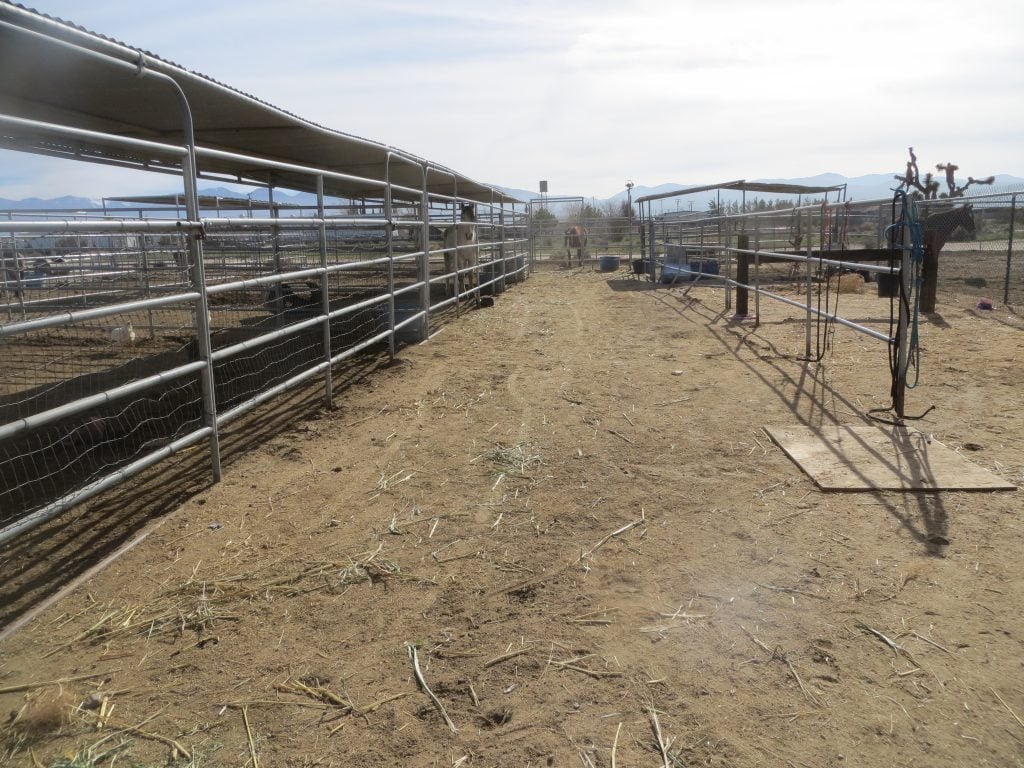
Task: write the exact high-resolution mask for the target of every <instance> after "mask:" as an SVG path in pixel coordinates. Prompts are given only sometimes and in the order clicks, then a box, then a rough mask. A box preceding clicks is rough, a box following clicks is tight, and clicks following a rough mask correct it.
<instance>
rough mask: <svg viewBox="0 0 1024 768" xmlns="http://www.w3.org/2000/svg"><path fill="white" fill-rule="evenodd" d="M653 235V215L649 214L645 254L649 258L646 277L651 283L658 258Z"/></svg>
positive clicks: (654, 277)
mask: <svg viewBox="0 0 1024 768" xmlns="http://www.w3.org/2000/svg"><path fill="white" fill-rule="evenodd" d="M648 206H650V203H648ZM648 213H649V211H648ZM655 235H656V232H655V229H654V217H653V216H649V218H648V219H647V255H648V256H649V257H650V258H649V260H648V262H647V267H648V269H647V273H648V278H647V279H648V280H649V281H651V282H652V283H653V282H654V281H655V280H656V279H657V274H656V273H657V271H658V268H657V267H656V266H655V262H656V261H657V258H658V245H657V243H656V242H655V241H654V238H655Z"/></svg>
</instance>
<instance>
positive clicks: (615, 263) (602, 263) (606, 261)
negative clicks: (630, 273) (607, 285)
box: [597, 256, 619, 272]
mask: <svg viewBox="0 0 1024 768" xmlns="http://www.w3.org/2000/svg"><path fill="white" fill-rule="evenodd" d="M597 268H598V269H599V270H601V271H602V272H618V271H619V257H618V256H602V257H601V258H600V259H598V262H597Z"/></svg>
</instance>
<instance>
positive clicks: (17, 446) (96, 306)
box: [0, 116, 529, 542]
mask: <svg viewBox="0 0 1024 768" xmlns="http://www.w3.org/2000/svg"><path fill="white" fill-rule="evenodd" d="M12 121H16V122H18V123H19V126H18V127H19V129H20V130H25V129H26V128H32V129H34V130H40V131H45V132H47V133H49V134H53V135H58V136H59V135H61V134H62V133H65V132H75V131H76V129H72V128H68V127H66V126H61V125H57V124H43V123H35V122H34V121H24V120H20V119H18V118H10V117H2V116H0V125H3V124H4V122H7V123H10V122H12ZM103 138H104V140H105V141H107V142H110V143H111V144H113V145H116V144H117V143H118V142H119V141H120V140H121V139H120V138H119V137H116V136H113V135H110V136H104V137H103ZM125 141H129V140H125ZM160 146H161V151H164V152H165V154H166V155H167V156H168V157H169V158H176V159H177V161H178V162H179V163H180V168H181V179H182V183H183V186H184V190H185V198H186V200H187V205H186V210H185V211H184V212H181V211H179V210H175V209H174V208H170V209H167V208H157V207H154V208H136V209H126V210H125V211H123V212H121V211H118V210H117V209H111V208H109V207H108V208H107V210H106V212H105V213H106V215H105V217H103V218H99V219H97V218H96V214H95V212H88V213H84V214H82V215H79V214H77V213H75V214H69V213H67V212H52V211H51V212H47V211H36V212H33V213H32V214H31V215H30V216H26V217H25V218H21V217H20V216H19V215H18V213H17V212H9V213H7V214H6V215H4V216H2V217H0V249H2V261H0V350H2V355H3V359H4V362H5V365H4V366H3V368H2V370H0V542H4V541H7V540H9V539H11V538H13V537H15V536H18V535H19V534H22V533H24V532H26V531H28V530H30V529H32V528H34V527H36V526H38V525H40V524H41V523H43V522H45V521H47V520H50V519H52V518H54V517H57V516H58V515H60V514H61V513H63V512H64V511H66V510H67V509H69V508H70V507H72V506H74V505H76V504H79V503H81V502H83V501H85V500H87V499H90V498H92V497H94V496H96V495H97V494H99V493H102V492H103V491H105V490H107V489H109V488H112V487H113V486H115V485H117V484H119V483H121V482H124V481H126V480H128V479H129V478H131V477H133V476H135V475H138V474H139V473H141V472H143V471H144V470H146V469H149V468H150V467H153V466H155V465H158V464H160V463H161V462H163V461H165V460H166V459H168V458H170V457H172V456H174V455H175V454H178V453H180V452H181V451H183V450H185V449H187V448H190V447H193V446H198V445H200V444H203V443H205V444H206V445H207V450H208V451H209V458H210V471H211V473H212V475H213V477H214V478H215V479H219V478H220V475H221V467H220V461H221V456H220V443H219V434H220V432H221V430H222V429H224V428H225V427H226V426H227V425H229V424H231V423H233V422H235V421H237V420H239V419H241V418H242V417H243V416H245V415H247V414H249V413H251V412H252V411H254V410H255V409H256V408H258V407H260V406H264V405H265V404H267V403H268V402H270V401H272V400H274V399H277V398H281V397H282V396H283V395H285V393H287V392H289V391H292V390H295V389H296V388H297V387H300V386H303V385H307V384H309V383H311V382H312V381H313V380H315V379H317V378H322V381H323V386H324V401H325V402H327V403H331V402H333V400H334V398H335V397H336V395H337V393H336V392H335V386H334V382H333V380H332V372H333V371H335V370H336V369H337V367H338V366H339V365H342V364H345V363H346V362H347V361H350V360H352V359H353V358H355V357H357V356H358V355H360V353H364V352H367V351H369V350H381V351H383V352H384V354H386V355H389V356H392V357H393V356H394V355H395V354H396V351H397V349H398V347H399V346H400V345H401V344H403V343H415V342H418V341H422V340H425V339H426V338H428V337H429V336H430V335H432V334H433V333H435V332H436V331H437V330H438V329H439V328H440V327H441V326H442V325H443V324H444V323H446V322H449V321H451V320H452V319H454V318H455V317H457V316H458V314H459V313H460V312H462V311H464V310H465V309H467V308H468V307H470V306H476V305H478V304H479V303H480V301H481V299H482V298H485V297H487V296H496V295H498V294H500V293H502V292H503V291H505V290H506V289H507V288H508V287H510V286H511V285H512V284H514V283H517V282H520V281H522V280H525V279H526V277H527V274H528V269H527V268H528V251H529V240H528V237H527V222H526V216H525V212H524V210H523V207H522V206H520V205H516V204H510V203H507V202H498V201H494V200H493V199H492V201H491V202H480V200H479V199H477V200H475V201H471V200H467V199H466V198H464V197H460V195H459V191H458V188H457V179H456V178H455V177H454V176H453V175H451V174H450V172H449V171H447V170H445V169H440V168H437V167H435V166H433V165H432V164H430V163H429V162H426V161H422V160H419V159H415V158H411V157H409V156H406V155H403V154H402V153H400V152H397V151H396V152H393V153H391V154H390V155H389V157H388V168H389V171H388V173H387V174H386V177H385V178H384V179H371V178H359V177H355V176H351V175H346V174H338V173H336V172H333V171H329V170H326V169H319V168H313V167H300V166H295V165H291V164H286V163H280V162H276V161H268V160H266V159H264V158H259V157H249V156H243V155H237V154H233V153H227V152H224V151H222V150H211V149H206V148H203V147H194V146H191V145H188V144H187V145H186V146H185V147H174V146H167V145H160ZM213 157H216V158H221V159H224V158H229V159H232V160H234V161H242V162H246V163H250V164H251V165H252V167H254V168H262V169H265V170H266V172H267V173H268V175H271V174H273V172H274V171H275V170H288V171H290V172H293V173H294V172H301V173H303V174H306V175H308V177H309V178H310V179H311V181H312V183H313V185H314V186H315V188H316V190H317V194H316V205H315V207H313V206H311V208H312V210H313V214H312V215H306V214H305V212H304V211H300V213H301V214H302V215H289V213H294V211H289V210H288V209H287V208H285V207H283V206H282V207H278V208H275V207H274V206H273V205H272V204H271V205H270V207H269V210H268V211H267V212H266V215H265V216H253V215H249V216H241V217H239V216H222V215H221V213H222V212H221V211H217V212H216V215H215V216H206V215H204V213H206V211H203V210H201V209H200V202H199V196H198V192H197V188H196V179H197V177H198V174H197V173H196V172H195V167H196V164H198V167H200V168H201V167H202V164H203V160H204V158H213ZM392 164H405V165H412V166H415V168H417V169H418V172H419V175H420V178H421V180H422V184H421V186H420V188H411V187H403V186H399V185H397V184H393V183H391V180H390V178H388V176H390V168H391V167H392ZM439 176H443V177H445V178H448V179H449V181H450V191H448V192H446V193H445V194H438V193H437V192H436V190H437V188H438V184H437V179H438V177H439ZM329 178H335V179H339V178H344V179H346V180H350V181H358V182H359V183H360V184H361V185H362V186H364V187H366V188H370V189H376V190H378V191H377V192H376V193H374V194H373V195H372V196H370V195H367V196H366V197H364V198H363V199H361V200H359V201H348V202H346V203H332V202H331V201H328V200H327V199H326V198H325V196H324V180H325V179H329ZM273 189H274V187H273V185H272V184H268V191H269V195H270V197H271V201H272V196H273ZM463 204H473V205H475V207H476V217H475V218H476V221H475V222H468V221H462V220H461V219H460V215H459V214H460V209H461V206H462V205H463ZM182 213H183V215H182ZM449 227H463V228H465V227H474V228H475V231H476V233H477V238H478V241H477V244H476V245H473V246H460V247H461V248H463V249H466V248H470V247H471V248H473V249H474V253H475V252H477V251H478V260H477V262H476V263H475V264H472V265H470V266H464V267H462V268H459V267H458V266H456V268H455V270H448V269H446V268H445V254H446V252H447V251H446V249H445V247H444V242H443V230H444V229H446V228H449ZM460 273H461V274H464V275H468V276H469V277H470V278H471V279H470V280H469V282H468V286H467V287H466V288H465V289H461V286H460V282H461V281H459V280H458V279H457V276H458V274H460Z"/></svg>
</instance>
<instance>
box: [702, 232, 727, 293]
mask: <svg viewBox="0 0 1024 768" xmlns="http://www.w3.org/2000/svg"><path fill="white" fill-rule="evenodd" d="M723 255H724V256H725V277H726V280H725V311H726V312H728V311H729V310H730V309H732V282H731V280H732V278H733V274H732V257H733V252H732V219H728V218H727V219H726V220H725V251H724V252H723ZM703 256H704V254H701V257H703Z"/></svg>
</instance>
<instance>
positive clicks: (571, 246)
mask: <svg viewBox="0 0 1024 768" xmlns="http://www.w3.org/2000/svg"><path fill="white" fill-rule="evenodd" d="M573 250H575V251H576V258H577V259H578V260H579V263H580V266H581V267H582V266H583V254H584V253H586V250H587V228H586V227H584V226H583V225H582V224H573V225H572V226H571V227H569V228H568V229H567V230H565V256H566V258H567V259H568V260H569V266H570V267H571V266H572V252H573Z"/></svg>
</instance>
